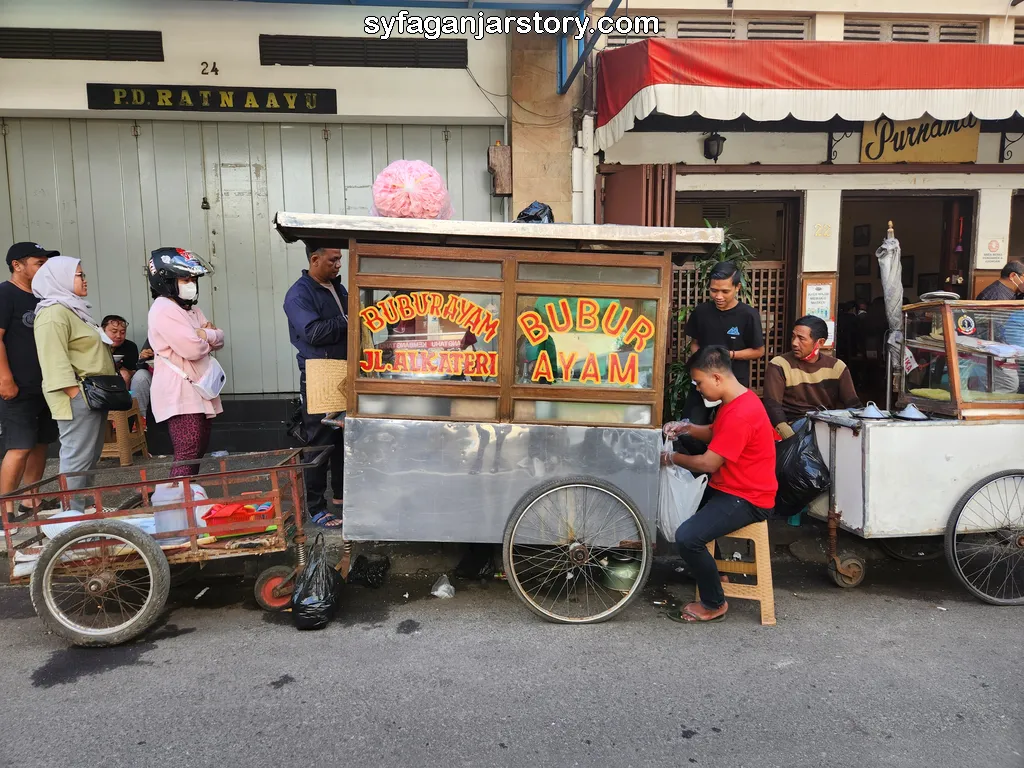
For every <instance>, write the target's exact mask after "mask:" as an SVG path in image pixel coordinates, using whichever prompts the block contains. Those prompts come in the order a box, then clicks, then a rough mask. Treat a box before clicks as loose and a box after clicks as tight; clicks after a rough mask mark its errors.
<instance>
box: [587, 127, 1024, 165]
mask: <svg viewBox="0 0 1024 768" xmlns="http://www.w3.org/2000/svg"><path fill="white" fill-rule="evenodd" d="M722 136H723V137H724V138H725V140H726V141H725V147H724V149H723V150H722V156H721V157H720V158H719V160H718V165H746V164H749V163H761V164H762V165H817V164H818V163H821V162H824V160H825V159H826V157H827V150H828V134H826V133H740V132H723V133H722ZM839 136H840V135H839V134H836V136H835V138H837V139H838V138H839ZM705 138H707V137H706V136H705V135H704V134H702V133H692V132H691V133H667V132H665V133H662V132H650V133H646V132H645V133H641V132H627V133H626V134H625V135H624V136H623V137H622V138H621V139H619V140H618V141H617V142H615V144H613V145H612V146H611V147H609V148H608V149H606V150H605V153H604V158H605V162H607V163H621V164H623V165H637V164H642V163H686V164H687V165H714V164H715V163H713V162H712V161H711V160H707V159H705V157H704V139H705ZM860 142H861V134H860V133H859V132H855V133H854V134H853V135H852V136H850V137H847V138H844V139H842V140H841V141H840V142H839V143H837V144H836V145H835V151H836V159H835V161H834V162H835V163H837V164H840V165H842V164H845V163H857V162H859V161H860ZM1018 146H1020V145H1018ZM998 161H999V134H998V133H983V134H981V137H980V139H979V141H978V162H979V163H982V164H984V163H997V162H998ZM1008 162H1009V163H1011V164H1015V165H1024V151H1019V152H1014V153H1013V157H1012V158H1011V159H1010V160H1009V161H1008ZM1022 172H1024V169H1022Z"/></svg>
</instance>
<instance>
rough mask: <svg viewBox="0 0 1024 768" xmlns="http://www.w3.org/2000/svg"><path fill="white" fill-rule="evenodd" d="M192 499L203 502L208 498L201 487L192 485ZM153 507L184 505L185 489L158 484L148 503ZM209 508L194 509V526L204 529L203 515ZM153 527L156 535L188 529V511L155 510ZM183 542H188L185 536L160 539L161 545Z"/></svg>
mask: <svg viewBox="0 0 1024 768" xmlns="http://www.w3.org/2000/svg"><path fill="white" fill-rule="evenodd" d="M192 498H193V499H195V500H197V501H199V500H202V501H205V500H206V499H208V498H209V496H207V495H206V490H205V489H204V488H203V486H201V485H197V484H195V483H192ZM149 503H150V504H151V505H152V506H154V507H162V506H164V505H166V504H178V503H180V504H184V503H185V488H184V486H183V485H182V484H181V483H180V482H177V483H158V484H157V486H156V488H155V489H154V491H153V495H152V496H151V497H150V502H149ZM209 509H210V507H196V508H195V513H196V525H198V526H201V527H205V526H206V522H205V521H204V520H203V515H204V514H206V512H207V511H209ZM153 520H154V523H155V525H154V527H155V529H156V532H157V533H167V532H168V531H180V530H183V529H185V528H188V511H187V510H186V509H185V508H184V507H181V508H178V509H162V510H157V511H156V512H154V513H153ZM183 541H188V537H187V536H181V537H173V538H169V539H160V543H161V544H180V543H181V542H183Z"/></svg>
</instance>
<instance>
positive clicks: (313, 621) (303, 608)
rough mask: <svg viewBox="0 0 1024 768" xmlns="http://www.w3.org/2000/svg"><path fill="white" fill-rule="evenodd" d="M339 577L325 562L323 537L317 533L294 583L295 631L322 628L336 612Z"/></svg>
mask: <svg viewBox="0 0 1024 768" xmlns="http://www.w3.org/2000/svg"><path fill="white" fill-rule="evenodd" d="M341 584H342V579H341V574H340V573H338V572H337V571H336V570H335V569H334V568H333V567H332V566H331V564H330V563H328V562H327V551H326V547H325V546H324V535H323V534H322V533H318V534H317V537H316V540H315V541H314V542H313V546H312V547H311V548H310V550H309V562H308V563H307V564H306V567H305V568H304V569H303V571H302V573H301V574H299V577H298V578H297V579H296V580H295V589H294V590H293V591H292V621H293V622H294V623H295V627H296V629H323V628H324V627H326V626H327V625H328V624H330V623H331V620H332V619H333V618H334V614H335V612H336V611H337V610H338V589H339V587H340V586H341Z"/></svg>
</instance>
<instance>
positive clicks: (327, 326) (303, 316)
mask: <svg viewBox="0 0 1024 768" xmlns="http://www.w3.org/2000/svg"><path fill="white" fill-rule="evenodd" d="M306 258H307V259H309V269H304V270H302V277H300V278H299V279H298V280H296V281H295V283H294V284H293V285H292V287H291V288H289V289H288V293H287V294H285V297H284V313H285V315H287V317H288V336H289V338H290V339H291V342H292V346H293V347H295V349H296V350H298V354H297V355H296V356H295V359H296V361H297V362H298V364H299V387H300V389H301V392H300V395H301V397H302V424H303V427H304V431H305V438H306V442H307V443H309V444H310V445H326V444H333V445H334V450H333V451H331V456H330V469H331V486H332V490H333V501H334V504H335V505H336V507H337V508H338V511H339V512H340V511H341V506H342V504H343V501H344V499H343V497H342V491H343V489H344V475H345V445H344V440H343V435H344V433H343V432H342V430H335V429H333V428H331V427H327V426H324V425H323V424H322V423H321V419H323V414H315V413H314V414H310V413H309V411H308V410H307V402H308V401H307V399H306V360H309V359H311V358H313V359H328V360H347V359H348V291H347V290H345V286H344V285H342V284H341V279H340V278H339V277H338V273H339V271H340V269H341V250H340V249H338V248H319V247H316V246H314V245H308V244H307V245H306ZM326 492H327V463H326V462H325V463H324V464H322V465H320V466H319V467H316V468H314V469H310V470H306V508H307V510H308V512H309V516H310V519H311V520H312V522H313V523H314V524H315V525H318V526H320V527H323V528H340V527H341V519H340V518H338V517H335V515H333V514H331V512H329V511H328V509H327V501H326V499H325V498H324V496H325V494H326Z"/></svg>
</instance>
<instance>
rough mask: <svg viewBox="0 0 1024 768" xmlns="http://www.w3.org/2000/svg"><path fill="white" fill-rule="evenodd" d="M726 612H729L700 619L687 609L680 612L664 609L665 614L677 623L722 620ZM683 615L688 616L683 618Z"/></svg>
mask: <svg viewBox="0 0 1024 768" xmlns="http://www.w3.org/2000/svg"><path fill="white" fill-rule="evenodd" d="M728 613H729V612H728V611H726V612H725V613H723V614H720V615H719V616H716V617H715V618H713V619H702V618H700V617H698V616H694V615H693V614H692V613H690V612H689V611H683V612H682V613H676V612H675V611H666V612H665V615H666V616H667V617H668V618H670V619H672V621H675V622H678V623H679V624H711V623H712V622H716V621H724V620H725V617H726V615H727V614H728ZM684 616H689V617H690V618H688V619H686V618H683V617H684Z"/></svg>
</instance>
